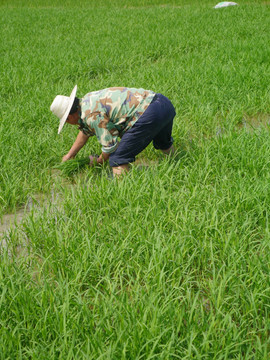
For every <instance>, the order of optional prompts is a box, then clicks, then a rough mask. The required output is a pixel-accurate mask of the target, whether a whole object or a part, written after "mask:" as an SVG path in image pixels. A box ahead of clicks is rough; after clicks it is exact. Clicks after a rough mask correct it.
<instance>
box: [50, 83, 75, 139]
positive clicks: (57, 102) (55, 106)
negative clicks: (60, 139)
mask: <svg viewBox="0 0 270 360" xmlns="http://www.w3.org/2000/svg"><path fill="white" fill-rule="evenodd" d="M76 92H77V85H75V87H74V89H73V90H72V92H71V94H70V96H63V95H57V96H56V97H55V99H54V100H53V102H52V105H51V106H50V110H51V112H52V113H53V114H54V115H56V116H57V117H58V118H59V119H60V124H59V128H58V134H60V131H61V130H62V129H63V126H64V125H65V122H66V120H67V118H68V115H69V112H70V110H71V108H72V105H73V102H74V99H75V96H76Z"/></svg>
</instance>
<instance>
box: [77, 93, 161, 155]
mask: <svg viewBox="0 0 270 360" xmlns="http://www.w3.org/2000/svg"><path fill="white" fill-rule="evenodd" d="M154 96H155V93H154V92H153V91H151V90H144V89H135V88H126V87H113V88H108V89H103V90H99V91H93V92H90V93H88V94H86V95H85V96H84V97H83V98H82V99H81V102H80V105H81V120H80V130H82V131H83V132H84V133H85V134H86V135H88V136H93V135H96V137H97V139H98V141H99V142H100V144H101V145H102V151H103V152H105V153H112V152H114V151H115V150H116V148H117V146H118V140H117V139H118V137H120V138H121V137H122V136H123V134H124V133H125V132H126V131H127V130H128V129H130V128H131V127H132V126H133V125H134V124H135V122H136V121H137V120H138V119H139V117H140V116H141V115H142V114H143V113H144V111H145V110H146V109H147V107H148V105H149V104H150V103H151V101H152V100H153V97H154Z"/></svg>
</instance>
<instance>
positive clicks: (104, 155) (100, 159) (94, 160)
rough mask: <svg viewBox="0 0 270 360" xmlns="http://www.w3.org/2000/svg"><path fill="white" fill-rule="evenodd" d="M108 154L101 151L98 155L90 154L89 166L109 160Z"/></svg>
mask: <svg viewBox="0 0 270 360" xmlns="http://www.w3.org/2000/svg"><path fill="white" fill-rule="evenodd" d="M109 157H110V154H108V153H105V152H102V153H101V154H100V156H98V155H90V156H89V159H90V166H94V165H98V164H100V165H102V164H104V163H105V162H106V161H108V160H109Z"/></svg>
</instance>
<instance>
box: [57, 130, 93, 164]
mask: <svg viewBox="0 0 270 360" xmlns="http://www.w3.org/2000/svg"><path fill="white" fill-rule="evenodd" d="M88 138H89V136H87V135H85V134H84V133H83V132H82V131H80V132H79V134H78V136H77V138H76V140H75V142H74V144H73V145H72V147H71V149H70V150H69V152H68V153H67V154H66V155H65V156H63V158H62V161H67V160H70V159H72V158H74V157H75V156H76V154H77V153H78V152H79V151H80V150H81V148H82V147H83V146H84V145H85V144H86V143H87V140H88Z"/></svg>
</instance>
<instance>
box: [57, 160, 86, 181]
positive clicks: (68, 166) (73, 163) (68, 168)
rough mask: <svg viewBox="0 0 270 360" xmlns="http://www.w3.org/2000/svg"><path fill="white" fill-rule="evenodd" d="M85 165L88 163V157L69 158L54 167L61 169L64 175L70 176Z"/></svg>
mask: <svg viewBox="0 0 270 360" xmlns="http://www.w3.org/2000/svg"><path fill="white" fill-rule="evenodd" d="M87 165H90V160H89V157H84V158H75V159H71V160H69V161H66V162H63V163H60V164H58V165H56V166H54V168H55V169H59V170H61V171H62V173H63V175H64V176H67V177H71V176H73V175H75V174H76V173H78V172H79V171H80V170H82V169H84V168H85V167H86V166H87Z"/></svg>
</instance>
